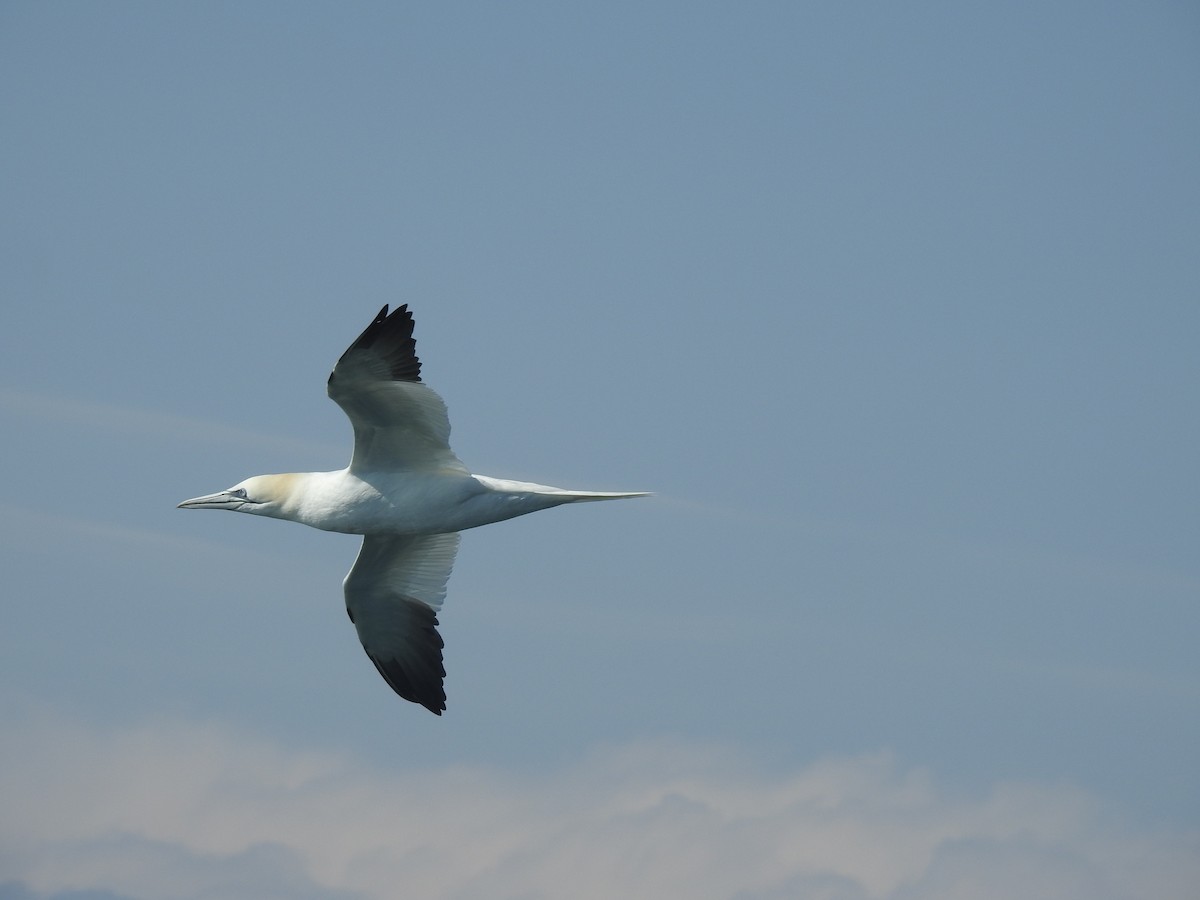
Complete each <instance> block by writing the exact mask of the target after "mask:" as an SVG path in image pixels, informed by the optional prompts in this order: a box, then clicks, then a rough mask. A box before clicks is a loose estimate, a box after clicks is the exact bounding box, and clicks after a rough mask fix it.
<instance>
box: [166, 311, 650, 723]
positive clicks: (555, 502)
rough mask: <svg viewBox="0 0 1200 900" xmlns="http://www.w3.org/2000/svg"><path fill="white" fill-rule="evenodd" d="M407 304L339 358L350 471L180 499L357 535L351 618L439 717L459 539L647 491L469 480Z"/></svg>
mask: <svg viewBox="0 0 1200 900" xmlns="http://www.w3.org/2000/svg"><path fill="white" fill-rule="evenodd" d="M412 334H413V318H412V313H410V312H409V311H408V304H405V305H404V306H401V307H400V308H399V309H397V310H395V311H394V312H393V313H392V314H391V315H388V308H387V306H384V307H383V309H382V310H380V312H379V315H377V316H376V317H375V321H373V322H372V323H371V324H370V325H368V326H367V330H366V331H364V332H363V333H362V334H361V335H360V336H359V338H358V340H356V341H355V342H354V343H353V344H351V345H350V347H349V349H348V350H346V352H345V353H343V354H342V357H341V359H339V360H338V361H337V365H335V366H334V367H333V372H332V373H331V374H330V376H329V383H328V388H327V391H328V394H329V396H330V398H332V399H333V401H334V402H335V403H337V405H338V406H340V407H341V408H342V410H343V411H344V412H345V413H346V415H347V416H349V417H350V423H351V425H353V426H354V454H353V456H352V457H351V459H350V465H349V466H347V467H346V468H345V469H341V470H339V471H337V472H299V473H291V474H286V475H256V476H254V477H253V478H247V479H246V480H245V481H242V482H240V483H238V484H235V485H234V486H233V487H231V488H228V489H227V490H224V491H218V492H217V493H215V494H209V495H207V496H204V497H196V498H194V499H192V500H184V501H183V502H182V503H180V504H179V508H180V509H228V510H233V511H234V512H244V513H251V514H253V515H256V516H270V517H272V518H275V519H287V520H289V521H292V522H301V523H303V524H305V525H311V526H312V527H313V528H320V529H323V530H325V531H339V532H343V533H346V534H361V535H363V543H362V549H361V550H359V553H358V558H357V559H356V560H355V561H354V565H353V567H351V569H350V572H349V574H348V575H347V576H346V580H345V581H344V582H343V589H344V592H345V595H346V612H347V614H349V616H350V621H351V622H352V623H354V627H355V629H356V630H357V631H358V637H359V640H361V641H362V645H363V649H364V650H366V651H367V656H368V657H370V659H371V662H373V663H374V664H375V668H376V669H378V670H379V674H380V675H382V676H383V678H384V680H385V681H386V682H387V683H388V684H389V685H391V688H392V690H394V691H395V692H396V693H397V694H399V695H400V696H401V697H403V698H404V699H405V700H411V701H412V702H414V703H419V704H421V705H422V706H424V707H425V708H426V709H428V710H429V711H430V712H432V713H434V714H435V715H439V716H440V715H441V714H442V710H444V709H445V708H446V692H445V690H444V689H443V686H442V679H443V678H444V677H445V675H446V670H445V669H444V668H443V666H442V647H443V643H442V638H441V635H440V634H438V632H437V627H436V626H437V624H438V620H437V613H438V610H440V609H441V607H442V601H443V600H444V599H445V597H446V582H447V580H449V578H450V570H451V568H452V567H453V566H454V556H455V554H456V553H457V551H458V542H459V536H458V533H459V532H460V531H463V530H465V529H467V528H476V527H478V526H480V525H487V524H489V523H491V522H500V521H503V520H504V519H511V518H513V517H515V516H523V515H525V514H526V513H531V512H536V511H537V510H539V509H549V508H550V507H552V506H560V505H562V504H564V503H576V502H578V501H581V500H618V499H621V498H624V497H644V496H646V493H645V492H625V493H616V492H602V491H568V490H563V489H562V488H556V487H550V486H548V485H544V484H531V483H526V482H521V481H506V480H504V479H500V478H489V477H487V476H486V475H472V474H471V472H470V471H469V470H468V469H467V467H466V466H464V465H463V464H462V462H461V461H460V460H459V459H458V457H457V456H455V455H454V452H453V451H452V450H451V449H450V443H449V438H450V422H449V419H448V418H447V416H446V404H445V403H443V402H442V398H441V397H439V396H438V395H437V394H436V393H434V392H433V391H432V390H431V389H430V388H429V387H428V386H427V385H425V384H424V383H423V382H422V381H421V362H420V360H419V359H417V354H416V341H414V340H413V336H412Z"/></svg>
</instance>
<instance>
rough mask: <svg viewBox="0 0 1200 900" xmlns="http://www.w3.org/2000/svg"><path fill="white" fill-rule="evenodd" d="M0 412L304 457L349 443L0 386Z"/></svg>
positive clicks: (342, 449) (342, 450)
mask: <svg viewBox="0 0 1200 900" xmlns="http://www.w3.org/2000/svg"><path fill="white" fill-rule="evenodd" d="M0 409H3V410H5V411H7V412H9V413H13V414H16V415H22V416H30V417H35V418H39V419H43V420H48V421H51V422H59V423H66V424H70V425H76V426H85V427H87V428H89V429H97V430H101V431H106V432H118V433H122V434H126V435H141V436H150V437H154V438H156V439H159V440H169V441H173V442H184V443H187V444H202V445H203V444H207V445H210V446H211V445H214V444H215V445H219V446H230V447H244V448H250V449H259V450H271V451H274V452H281V453H283V452H290V453H298V454H302V455H307V456H314V455H316V456H322V457H328V456H332V457H341V456H346V455H347V454H348V453H349V450H348V445H335V444H331V443H323V442H321V441H309V440H303V439H300V438H290V437H284V436H282V435H277V434H264V433H262V432H258V431H251V430H249V429H247V428H237V427H235V426H232V425H226V424H223V423H221V422H211V421H206V420H204V419H194V418H190V417H188V416H180V415H176V414H173V413H162V412H152V411H150V410H144V409H133V408H130V407H125V406H115V405H112V404H107V403H90V402H85V401H82V400H76V399H74V398H71V397H62V396H53V395H50V394H41V393H35V392H31V391H22V390H16V389H13V388H3V387H0Z"/></svg>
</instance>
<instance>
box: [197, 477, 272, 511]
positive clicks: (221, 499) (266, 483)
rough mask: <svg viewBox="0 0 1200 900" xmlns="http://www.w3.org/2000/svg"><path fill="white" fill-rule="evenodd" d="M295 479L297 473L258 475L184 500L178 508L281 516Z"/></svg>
mask: <svg viewBox="0 0 1200 900" xmlns="http://www.w3.org/2000/svg"><path fill="white" fill-rule="evenodd" d="M294 480H295V476H294V475H255V476H254V477H253V478H247V479H246V480H245V481H242V482H239V483H238V484H235V485H234V486H233V487H231V488H226V489H225V490H223V491H217V492H216V493H215V494H206V495H204V496H203V497H193V498H192V499H191V500H184V501H183V502H182V503H180V504H179V506H178V509H229V510H232V511H233V512H244V513H251V514H253V515H256V516H279V515H280V511H281V510H282V509H283V506H284V503H285V501H286V500H287V498H288V497H289V496H290V495H291V491H292V482H293V481H294Z"/></svg>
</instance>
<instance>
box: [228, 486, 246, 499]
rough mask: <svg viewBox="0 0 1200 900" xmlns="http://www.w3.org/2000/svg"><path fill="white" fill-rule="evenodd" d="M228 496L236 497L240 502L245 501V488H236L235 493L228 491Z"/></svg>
mask: <svg viewBox="0 0 1200 900" xmlns="http://www.w3.org/2000/svg"><path fill="white" fill-rule="evenodd" d="M229 494H230V496H231V497H238V498H240V499H242V500H245V499H247V497H246V489H245V488H238V489H237V490H236V491H230V492H229Z"/></svg>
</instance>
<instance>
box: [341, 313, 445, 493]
mask: <svg viewBox="0 0 1200 900" xmlns="http://www.w3.org/2000/svg"><path fill="white" fill-rule="evenodd" d="M412 333H413V318H412V313H410V312H409V311H408V304H405V305H404V306H401V307H399V308H398V309H396V310H395V311H394V312H392V314H391V315H388V308H387V306H384V307H383V309H382V310H380V311H379V315H377V316H376V317H375V321H373V322H372V323H371V324H370V325H368V326H367V329H366V331H364V332H363V333H362V334H361V335H359V337H358V340H356V341H355V342H354V343H353V344H351V345H350V347H349V349H347V350H346V352H345V353H343V354H342V357H341V359H339V360H338V361H337V365H336V366H334V367H333V372H331V373H330V375H329V384H328V387H327V391H328V393H329V396H330V398H331V399H332V400H333V401H334V402H335V403H336V404H337V405H338V406H340V407H341V408H342V409H343V410H344V411H345V413H346V415H347V416H349V417H350V424H352V425H353V426H354V456H353V458H352V459H351V460H350V471H352V472H372V471H374V472H378V471H396V470H398V469H446V468H451V469H456V470H459V471H462V472H464V473H465V472H466V471H467V469H466V467H465V466H463V464H462V463H461V462H460V461H459V459H458V457H457V456H455V455H454V452H453V451H452V450H451V449H450V420H449V419H448V418H447V416H446V404H445V403H443V402H442V398H441V397H439V396H438V395H437V394H436V393H434V391H432V390H431V389H430V388H429V387H428V386H427V385H425V384H423V383H422V382H421V361H420V360H419V359H417V353H416V346H417V342H416V341H415V340H413V336H412Z"/></svg>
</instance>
